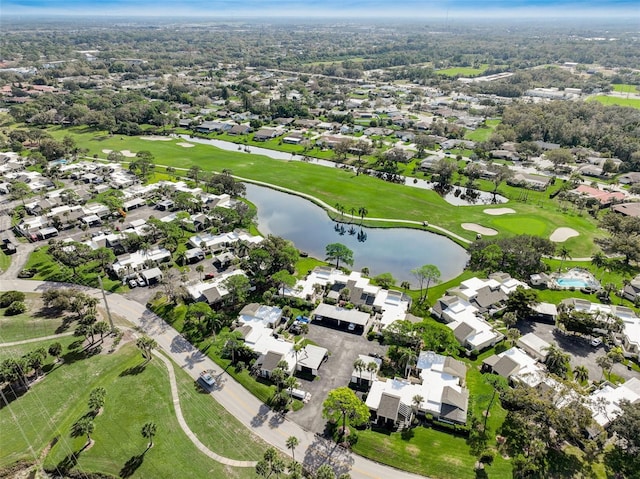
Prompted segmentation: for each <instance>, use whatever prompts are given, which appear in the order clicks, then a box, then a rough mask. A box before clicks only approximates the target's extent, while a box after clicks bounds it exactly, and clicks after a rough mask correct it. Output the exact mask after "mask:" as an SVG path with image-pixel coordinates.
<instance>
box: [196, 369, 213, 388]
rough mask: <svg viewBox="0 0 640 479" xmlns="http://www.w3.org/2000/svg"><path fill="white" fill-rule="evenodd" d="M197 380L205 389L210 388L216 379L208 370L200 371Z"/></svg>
mask: <svg viewBox="0 0 640 479" xmlns="http://www.w3.org/2000/svg"><path fill="white" fill-rule="evenodd" d="M198 382H199V383H200V385H201V386H203V387H204V388H205V389H211V388H213V387H214V386H215V385H216V380H215V379H214V378H213V376H212V375H211V373H210V372H209V371H202V372H201V373H200V377H198Z"/></svg>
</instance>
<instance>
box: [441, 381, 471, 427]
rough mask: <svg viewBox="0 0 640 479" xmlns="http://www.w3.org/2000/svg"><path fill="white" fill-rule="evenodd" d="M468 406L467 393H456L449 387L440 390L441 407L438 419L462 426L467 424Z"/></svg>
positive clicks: (464, 391)
mask: <svg viewBox="0 0 640 479" xmlns="http://www.w3.org/2000/svg"><path fill="white" fill-rule="evenodd" d="M468 405H469V391H467V390H466V389H463V390H462V392H460V393H459V392H458V391H456V390H455V389H453V388H452V387H450V386H445V388H444V389H443V390H442V407H441V408H440V418H443V419H447V420H449V421H452V422H457V423H460V424H464V423H466V422H467V407H468Z"/></svg>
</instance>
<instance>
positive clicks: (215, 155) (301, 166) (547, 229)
mask: <svg viewBox="0 0 640 479" xmlns="http://www.w3.org/2000/svg"><path fill="white" fill-rule="evenodd" d="M50 131H51V133H52V134H53V135H54V136H56V137H63V136H64V135H66V134H71V135H72V136H73V137H74V138H75V139H76V141H77V142H78V146H80V147H86V148H88V149H89V151H90V154H97V155H98V157H101V158H105V157H106V155H105V154H103V153H101V150H102V149H103V148H105V147H107V148H108V149H125V148H126V149H130V150H131V151H141V150H148V151H150V152H152V153H153V154H154V156H155V158H156V163H157V164H159V165H167V166H173V167H178V168H188V167H190V166H192V165H198V166H200V167H202V168H203V169H204V170H208V171H221V170H222V169H224V168H229V169H231V171H232V173H233V174H234V175H237V176H239V177H242V178H248V179H254V180H260V181H265V182H268V183H271V184H274V185H278V186H282V187H285V188H290V189H293V190H296V191H300V192H304V193H307V194H310V195H313V196H315V197H316V198H318V199H320V200H322V201H325V202H326V203H328V204H330V205H333V204H335V203H336V202H339V203H341V204H343V205H346V206H347V207H349V206H350V205H353V206H354V207H359V206H366V208H367V209H368V210H369V215H368V216H369V217H377V218H398V219H407V220H413V221H420V222H422V221H424V220H428V221H429V223H431V224H434V225H438V226H442V227H444V228H447V229H449V230H450V231H452V232H454V233H457V234H459V235H461V236H462V237H465V238H468V239H469V240H473V239H474V238H475V234H474V233H472V232H469V231H466V230H464V229H463V228H462V227H461V226H460V225H461V223H464V222H470V223H478V224H482V225H483V226H486V227H488V228H492V229H495V230H497V231H498V232H499V233H506V234H521V233H532V230H531V226H532V224H533V225H534V226H535V228H534V229H535V232H536V233H537V234H540V235H541V236H545V237H549V236H550V235H551V233H552V232H553V231H554V230H555V229H556V228H559V227H563V226H566V227H571V228H573V229H575V230H576V231H578V232H579V233H580V236H579V237H578V238H573V239H572V240H569V241H568V242H567V243H566V245H567V247H568V248H569V249H570V250H571V253H572V255H574V256H587V255H591V254H592V253H593V252H594V251H595V247H594V245H593V241H592V240H593V238H594V236H596V235H597V234H598V233H597V229H596V225H595V222H594V221H593V220H592V219H590V218H589V217H588V216H587V215H586V214H585V215H584V216H580V215H577V214H575V215H572V214H565V213H563V212H561V211H560V210H559V209H558V208H557V205H556V203H555V202H552V201H551V200H549V199H548V193H546V194H545V193H541V194H536V193H534V192H527V198H528V201H527V202H526V203H524V202H518V201H512V202H510V203H509V207H511V208H513V209H514V210H516V214H513V215H508V216H507V217H496V218H490V217H488V215H485V214H484V213H483V212H482V210H483V209H485V208H486V205H474V206H466V207H456V206H452V205H449V204H448V203H446V202H445V201H444V200H443V199H442V198H441V197H440V196H439V195H438V194H437V193H435V192H434V191H431V190H423V189H418V188H407V187H404V186H401V185H397V184H392V183H387V182H383V181H381V180H379V179H376V178H373V177H370V176H366V175H359V176H357V175H355V174H354V173H353V172H351V171H345V170H339V169H337V168H336V169H331V168H326V167H322V166H318V165H314V164H312V163H303V162H291V161H283V160H273V159H270V158H267V157H264V156H260V155H248V154H246V153H243V152H234V151H223V150H219V149H217V148H214V147H211V146H208V145H196V146H195V147H193V148H189V149H185V148H181V147H180V146H176V144H175V141H171V142H150V141H144V140H140V139H139V138H136V137H121V136H109V135H106V134H100V133H96V132H93V131H88V130H86V129H75V128H71V129H59V128H56V129H52V130H50ZM480 183H481V185H482V186H483V187H485V188H490V187H491V184H490V183H489V182H486V185H485V184H484V183H482V182H480ZM503 190H504V192H506V193H507V196H511V197H514V198H517V197H518V196H517V195H519V194H520V195H521V194H522V192H521V190H516V189H514V188H510V187H507V186H505V185H502V186H501V187H500V190H499V192H500V193H503ZM380 198H385V200H384V201H380ZM365 222H366V218H365Z"/></svg>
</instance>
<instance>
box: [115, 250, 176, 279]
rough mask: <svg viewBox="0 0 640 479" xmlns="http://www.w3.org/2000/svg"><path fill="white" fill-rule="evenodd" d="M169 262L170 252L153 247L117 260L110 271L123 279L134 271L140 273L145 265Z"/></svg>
mask: <svg viewBox="0 0 640 479" xmlns="http://www.w3.org/2000/svg"><path fill="white" fill-rule="evenodd" d="M170 260H171V252H170V251H169V250H167V249H165V248H160V247H154V248H152V249H149V250H147V251H136V252H134V253H130V254H127V255H123V256H121V257H120V258H118V260H117V261H115V262H114V263H113V264H112V265H111V270H112V271H113V272H114V273H115V274H116V275H117V276H118V277H119V278H123V277H125V276H126V275H128V274H129V273H132V272H134V271H142V270H143V269H146V268H144V266H146V265H158V264H160V263H166V262H167V261H170Z"/></svg>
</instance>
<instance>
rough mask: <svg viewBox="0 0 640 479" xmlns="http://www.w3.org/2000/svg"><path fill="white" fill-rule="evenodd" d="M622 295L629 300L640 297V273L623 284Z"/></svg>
mask: <svg viewBox="0 0 640 479" xmlns="http://www.w3.org/2000/svg"><path fill="white" fill-rule="evenodd" d="M622 291H623V293H622V294H623V296H624V297H625V298H626V299H628V300H629V301H636V300H637V299H638V298H640V274H639V275H638V276H636V277H635V278H633V279H632V280H631V281H630V282H629V284H626V285H625V286H624V289H623V290H622Z"/></svg>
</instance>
